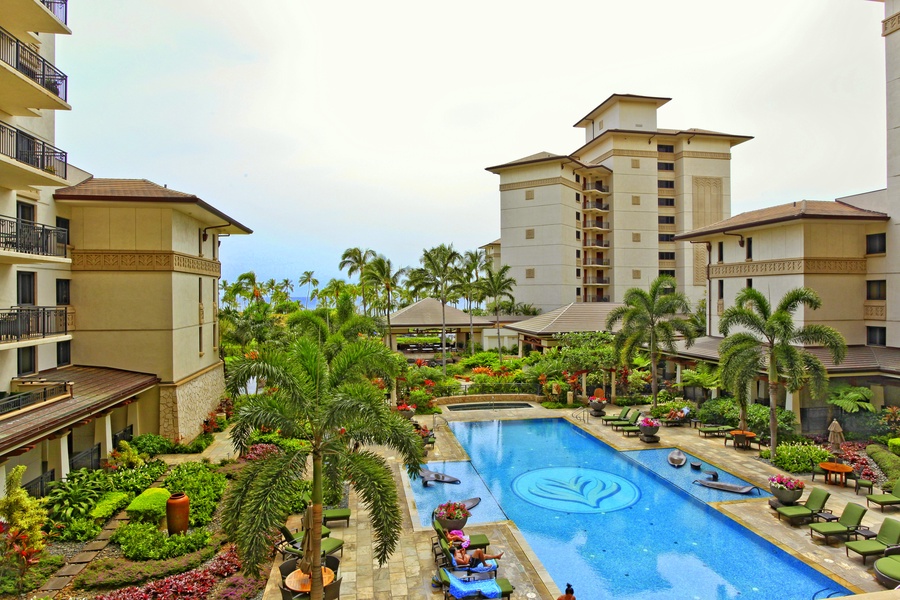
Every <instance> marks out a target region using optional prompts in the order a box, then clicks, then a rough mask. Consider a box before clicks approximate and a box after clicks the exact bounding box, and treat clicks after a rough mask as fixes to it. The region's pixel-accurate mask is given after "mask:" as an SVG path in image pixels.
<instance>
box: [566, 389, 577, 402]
mask: <svg viewBox="0 0 900 600" xmlns="http://www.w3.org/2000/svg"><path fill="white" fill-rule="evenodd" d="M574 402H575V393H574V392H566V404H573V403H574Z"/></svg>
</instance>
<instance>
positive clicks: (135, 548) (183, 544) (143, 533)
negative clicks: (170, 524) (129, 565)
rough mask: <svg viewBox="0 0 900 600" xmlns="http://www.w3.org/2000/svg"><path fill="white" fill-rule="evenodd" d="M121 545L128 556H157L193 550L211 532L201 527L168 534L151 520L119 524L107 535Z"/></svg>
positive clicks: (195, 549)
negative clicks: (111, 533)
mask: <svg viewBox="0 0 900 600" xmlns="http://www.w3.org/2000/svg"><path fill="white" fill-rule="evenodd" d="M110 539H111V540H112V541H113V542H115V543H116V544H119V546H120V547H121V548H122V554H124V555H125V558H128V559H130V560H160V559H165V558H174V557H176V556H182V555H184V554H188V553H190V552H196V551H197V550H199V549H201V548H203V547H204V546H206V545H207V544H208V543H209V540H210V533H209V531H207V530H206V529H204V528H199V529H192V530H190V531H189V532H187V533H184V534H178V535H168V534H167V533H166V532H164V531H160V530H159V527H158V526H157V525H156V524H154V523H127V524H125V525H120V526H119V528H118V529H116V532H115V533H114V534H113V536H112V538H110Z"/></svg>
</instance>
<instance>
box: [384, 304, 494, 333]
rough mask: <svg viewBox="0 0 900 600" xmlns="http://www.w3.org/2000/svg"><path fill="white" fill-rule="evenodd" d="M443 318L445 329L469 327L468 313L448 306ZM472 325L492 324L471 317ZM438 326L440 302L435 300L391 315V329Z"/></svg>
mask: <svg viewBox="0 0 900 600" xmlns="http://www.w3.org/2000/svg"><path fill="white" fill-rule="evenodd" d="M444 318H445V322H446V325H447V327H462V326H465V327H468V326H469V313H466V312H463V311H461V310H459V309H458V308H456V307H454V306H451V305H449V304H448V305H447V306H446V307H445V311H444ZM501 320H502V319H501ZM472 324H473V325H474V326H475V327H478V328H484V327H492V326H493V322H492V321H490V320H488V319H485V318H484V317H472ZM440 326H441V301H440V300H438V299H436V298H425V299H423V300H419V301H418V302H416V303H415V304H410V305H409V306H407V307H405V308H401V309H400V310H398V311H397V312H394V313H391V329H395V328H397V327H435V328H439V327H440Z"/></svg>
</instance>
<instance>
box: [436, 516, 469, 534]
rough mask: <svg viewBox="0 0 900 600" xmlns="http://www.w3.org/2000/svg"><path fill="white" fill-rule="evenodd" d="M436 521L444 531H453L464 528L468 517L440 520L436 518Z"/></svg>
mask: <svg viewBox="0 0 900 600" xmlns="http://www.w3.org/2000/svg"><path fill="white" fill-rule="evenodd" d="M436 520H437V522H438V523H440V524H441V527H443V528H444V530H445V531H453V530H455V529H462V528H463V527H465V526H466V523H467V522H468V521H469V517H463V518H462V519H441V518H440V517H436Z"/></svg>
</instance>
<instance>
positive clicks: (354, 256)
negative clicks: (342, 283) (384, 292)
mask: <svg viewBox="0 0 900 600" xmlns="http://www.w3.org/2000/svg"><path fill="white" fill-rule="evenodd" d="M373 258H375V251H374V250H369V249H368V248H366V249H365V250H363V249H362V248H347V249H346V250H344V253H343V254H341V263H340V265H338V268H340V270H341V271H343V270H344V269H347V275H348V276H349V277H353V274H354V273H359V285H360V288H361V289H360V295H361V296H362V308H363V314H368V313H367V311H366V286H365V283H364V282H363V271H365V270H366V265H367V264H368V263H369V261H370V260H371V259H373Z"/></svg>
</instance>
